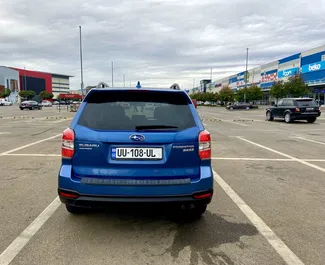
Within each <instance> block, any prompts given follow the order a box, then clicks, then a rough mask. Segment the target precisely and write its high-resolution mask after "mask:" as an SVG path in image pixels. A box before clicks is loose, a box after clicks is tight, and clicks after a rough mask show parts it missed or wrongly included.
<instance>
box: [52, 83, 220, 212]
mask: <svg viewBox="0 0 325 265" xmlns="http://www.w3.org/2000/svg"><path fill="white" fill-rule="evenodd" d="M121 103H127V104H128V105H130V106H137V105H138V104H140V106H141V105H142V104H143V103H149V106H151V103H153V104H154V106H155V108H154V109H152V110H147V111H145V112H139V111H138V110H136V108H130V109H129V110H127V111H126V110H125V109H124V108H123V107H122V106H121V105H120V104H121ZM83 104H84V105H83V107H82V108H79V109H78V111H77V113H76V114H75V116H74V118H73V120H72V122H71V124H70V126H69V128H67V129H66V130H64V132H63V135H62V164H61V168H60V170H59V173H58V193H59V197H60V200H61V202H63V203H64V204H65V205H66V209H67V211H68V212H70V213H79V212H82V210H83V208H88V207H90V208H91V207H96V208H97V207H101V206H105V205H107V204H108V203H112V202H119V203H123V202H124V203H125V202H129V203H158V204H162V203H163V204H168V205H170V206H173V207H175V206H176V207H175V209H179V211H181V213H182V214H184V215H185V216H189V217H190V218H192V217H194V218H196V217H199V216H201V215H202V214H203V213H204V212H205V210H206V208H207V205H208V204H209V203H210V202H211V199H212V196H213V182H214V181H213V171H212V166H211V138H210V134H209V132H208V131H206V130H205V128H204V126H203V124H202V121H201V119H200V117H199V115H198V113H197V111H193V108H192V106H191V105H192V101H191V99H190V98H189V96H188V95H187V93H186V92H185V91H183V90H174V89H159V90H158V89H145V88H141V89H130V88H127V89H122V88H118V89H114V88H109V89H108V88H98V89H93V90H90V91H89V92H88V94H87V96H86V97H85V99H84V101H83Z"/></svg>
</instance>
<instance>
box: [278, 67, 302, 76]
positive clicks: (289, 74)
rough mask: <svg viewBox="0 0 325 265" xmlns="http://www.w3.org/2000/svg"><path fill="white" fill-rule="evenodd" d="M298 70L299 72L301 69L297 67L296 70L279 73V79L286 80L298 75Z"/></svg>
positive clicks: (291, 69)
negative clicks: (285, 78)
mask: <svg viewBox="0 0 325 265" xmlns="http://www.w3.org/2000/svg"><path fill="white" fill-rule="evenodd" d="M298 70H299V68H298V67H295V68H290V69H286V70H283V71H280V72H278V78H284V77H289V76H292V75H294V74H297V73H298Z"/></svg>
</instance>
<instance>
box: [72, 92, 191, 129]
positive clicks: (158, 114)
mask: <svg viewBox="0 0 325 265" xmlns="http://www.w3.org/2000/svg"><path fill="white" fill-rule="evenodd" d="M85 100H86V106H85V108H84V109H83V111H82V113H81V115H80V118H79V121H78V124H79V125H81V126H85V127H87V128H90V129H94V130H109V131H111V130H116V131H118V130H135V128H136V127H137V126H171V127H176V128H174V129H173V130H185V129H188V128H191V127H193V126H196V124H195V121H194V117H193V114H192V112H191V109H190V107H189V104H192V102H191V100H190V99H189V98H188V96H187V95H186V94H185V93H183V92H172V91H171V92H169V91H166V92H165V91H147V90H143V91H140V90H139V91H138V90H134V91H133V90H131V91H125V90H121V91H116V90H113V91H96V92H92V93H91V94H89V95H88V97H87V98H86V99H85ZM166 130H168V129H166Z"/></svg>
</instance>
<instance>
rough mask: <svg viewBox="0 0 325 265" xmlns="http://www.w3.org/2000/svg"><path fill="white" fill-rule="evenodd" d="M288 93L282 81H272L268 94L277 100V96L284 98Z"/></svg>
mask: <svg viewBox="0 0 325 265" xmlns="http://www.w3.org/2000/svg"><path fill="white" fill-rule="evenodd" d="M287 94H288V91H287V89H286V87H285V86H284V84H283V81H277V82H274V83H273V85H272V87H271V89H270V95H271V96H272V97H274V98H276V100H277V101H278V99H279V98H284V97H285V96H286V95H287Z"/></svg>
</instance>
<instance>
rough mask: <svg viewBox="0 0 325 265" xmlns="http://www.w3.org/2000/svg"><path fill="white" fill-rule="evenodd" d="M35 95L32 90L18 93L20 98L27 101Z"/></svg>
mask: <svg viewBox="0 0 325 265" xmlns="http://www.w3.org/2000/svg"><path fill="white" fill-rule="evenodd" d="M35 94H36V93H35V91H33V90H22V91H20V92H19V96H21V97H22V98H27V99H30V98H32V97H34V96H35Z"/></svg>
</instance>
